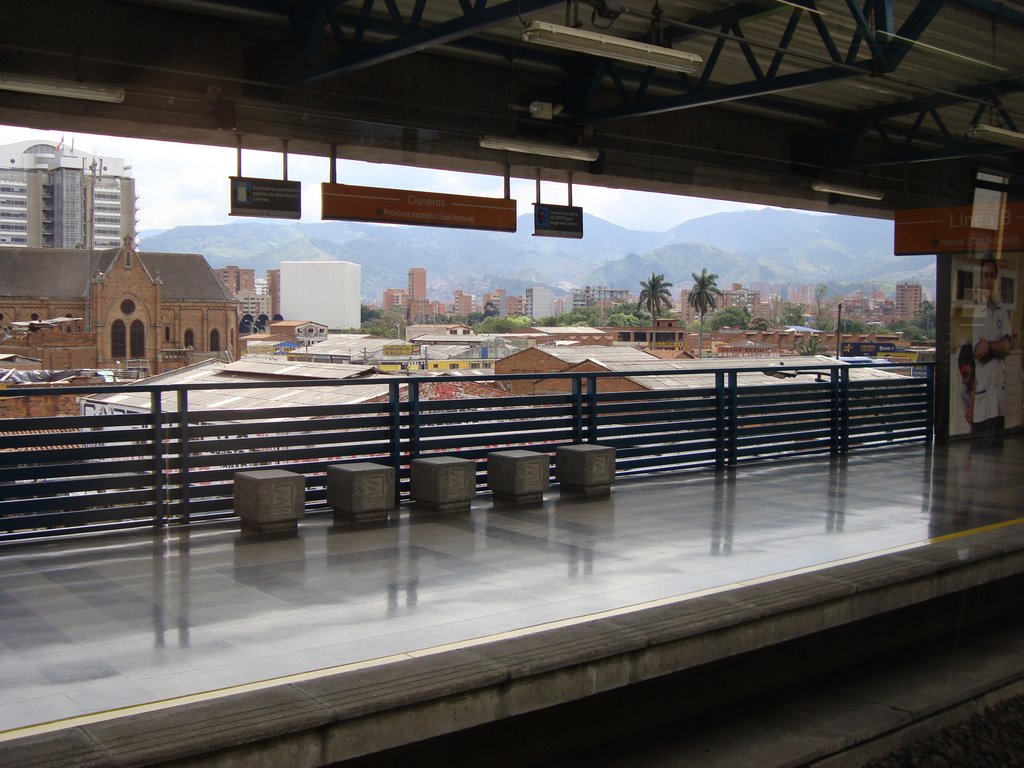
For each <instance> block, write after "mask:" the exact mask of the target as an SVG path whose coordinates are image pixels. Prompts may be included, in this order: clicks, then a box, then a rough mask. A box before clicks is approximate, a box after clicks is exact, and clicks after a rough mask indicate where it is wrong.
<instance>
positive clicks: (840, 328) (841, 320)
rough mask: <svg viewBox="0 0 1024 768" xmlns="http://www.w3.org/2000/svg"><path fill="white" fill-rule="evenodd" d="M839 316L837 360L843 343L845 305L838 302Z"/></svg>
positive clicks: (837, 320) (837, 324) (837, 325)
mask: <svg viewBox="0 0 1024 768" xmlns="http://www.w3.org/2000/svg"><path fill="white" fill-rule="evenodd" d="M838 307H839V316H838V317H837V318H836V360H838V359H839V349H840V347H842V345H843V305H842V302H840V303H839V304H838Z"/></svg>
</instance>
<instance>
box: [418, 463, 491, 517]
mask: <svg viewBox="0 0 1024 768" xmlns="http://www.w3.org/2000/svg"><path fill="white" fill-rule="evenodd" d="M409 494H410V496H411V497H412V500H413V501H415V502H416V504H417V505H418V506H421V507H425V508H426V509H429V510H432V511H434V512H468V511H469V506H470V502H471V501H472V500H473V497H474V496H475V495H476V464H475V463H474V462H472V461H470V460H469V459H458V458H455V457H454V456H437V457H433V458H428V459H413V461H412V471H411V476H410V482H409Z"/></svg>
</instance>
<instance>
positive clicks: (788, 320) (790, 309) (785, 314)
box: [782, 302, 807, 325]
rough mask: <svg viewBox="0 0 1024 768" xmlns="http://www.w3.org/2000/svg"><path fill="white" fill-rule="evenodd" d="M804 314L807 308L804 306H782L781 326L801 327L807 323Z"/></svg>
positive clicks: (788, 304) (787, 304)
mask: <svg viewBox="0 0 1024 768" xmlns="http://www.w3.org/2000/svg"><path fill="white" fill-rule="evenodd" d="M806 312H807V306H806V305H805V304H790V303H788V302H787V303H786V304H783V305H782V324H783V325H803V324H804V323H806V322H807V320H806V318H805V317H804V315H805V313H806Z"/></svg>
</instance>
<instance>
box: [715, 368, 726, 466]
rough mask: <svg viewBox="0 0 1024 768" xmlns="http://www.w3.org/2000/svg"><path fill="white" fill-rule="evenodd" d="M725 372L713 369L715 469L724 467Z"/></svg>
mask: <svg viewBox="0 0 1024 768" xmlns="http://www.w3.org/2000/svg"><path fill="white" fill-rule="evenodd" d="M725 407H726V402H725V372H724V371H715V469H725V456H726V451H725V443H726V432H725V426H726V420H725Z"/></svg>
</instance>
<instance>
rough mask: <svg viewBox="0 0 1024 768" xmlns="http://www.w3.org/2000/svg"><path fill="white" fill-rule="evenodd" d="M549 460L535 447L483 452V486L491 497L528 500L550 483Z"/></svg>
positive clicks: (539, 495)
mask: <svg viewBox="0 0 1024 768" xmlns="http://www.w3.org/2000/svg"><path fill="white" fill-rule="evenodd" d="M550 467H551V462H550V459H549V458H548V455H547V454H546V453H538V452H537V451H522V450H512V451H494V452H493V453H488V454H487V487H488V488H490V489H491V492H492V493H493V494H494V498H496V499H500V500H502V501H514V502H517V503H520V504H531V503H536V502H538V501H542V500H543V499H544V492H545V491H546V490H548V488H550V487H551V477H550V475H551V468H550Z"/></svg>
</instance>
